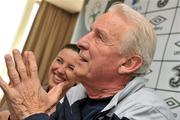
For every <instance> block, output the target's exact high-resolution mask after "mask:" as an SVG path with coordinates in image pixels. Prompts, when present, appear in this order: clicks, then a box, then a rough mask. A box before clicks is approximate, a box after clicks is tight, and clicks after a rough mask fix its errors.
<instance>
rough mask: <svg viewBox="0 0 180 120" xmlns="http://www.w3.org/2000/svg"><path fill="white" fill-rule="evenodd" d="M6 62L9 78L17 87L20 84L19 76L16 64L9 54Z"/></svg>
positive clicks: (6, 56)
mask: <svg viewBox="0 0 180 120" xmlns="http://www.w3.org/2000/svg"><path fill="white" fill-rule="evenodd" d="M5 62H6V66H7V71H8V76H9V78H10V81H11V83H12V84H13V85H16V84H18V83H19V82H20V78H19V74H18V72H17V70H16V67H15V64H14V62H13V59H12V57H11V56H10V55H9V54H7V55H5Z"/></svg>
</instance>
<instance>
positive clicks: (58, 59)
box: [56, 58, 64, 64]
mask: <svg viewBox="0 0 180 120" xmlns="http://www.w3.org/2000/svg"><path fill="white" fill-rule="evenodd" d="M56 61H57V62H58V63H60V64H63V63H64V61H63V59H62V58H57V59H56Z"/></svg>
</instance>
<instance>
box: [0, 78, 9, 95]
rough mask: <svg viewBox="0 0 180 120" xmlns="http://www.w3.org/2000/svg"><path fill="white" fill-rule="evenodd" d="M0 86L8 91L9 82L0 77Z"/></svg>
mask: <svg viewBox="0 0 180 120" xmlns="http://www.w3.org/2000/svg"><path fill="white" fill-rule="evenodd" d="M0 87H1V88H2V90H3V91H4V92H7V91H8V84H7V83H6V82H4V80H3V79H2V78H1V77H0Z"/></svg>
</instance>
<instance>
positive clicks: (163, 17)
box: [72, 0, 180, 120]
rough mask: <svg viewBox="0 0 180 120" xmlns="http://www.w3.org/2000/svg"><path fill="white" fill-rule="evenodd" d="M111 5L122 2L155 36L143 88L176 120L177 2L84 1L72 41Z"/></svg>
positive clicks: (179, 112) (179, 71)
mask: <svg viewBox="0 0 180 120" xmlns="http://www.w3.org/2000/svg"><path fill="white" fill-rule="evenodd" d="M115 1H122V2H124V3H125V4H127V5H129V6H131V7H132V8H133V9H135V10H136V11H138V12H140V13H141V14H142V15H144V16H145V17H146V18H147V19H148V20H149V21H150V22H151V24H153V25H154V30H155V31H156V34H157V49H156V53H155V56H154V59H153V63H152V65H151V68H150V73H149V74H148V75H146V76H145V77H146V78H148V80H149V81H148V83H147V87H150V88H153V89H155V90H156V92H157V94H159V97H162V98H163V99H164V101H165V102H166V103H167V105H168V106H169V108H170V109H171V110H172V111H173V113H174V116H175V117H176V119H177V120H180V0H124V1H123V0H90V1H89V2H88V1H86V3H85V6H84V8H83V10H82V12H81V14H80V19H79V20H78V24H77V27H76V30H75V33H74V35H73V38H72V42H77V40H78V39H79V38H80V37H81V36H82V35H83V34H85V33H86V32H88V31H89V25H90V24H91V23H92V22H93V21H94V20H95V18H96V17H97V16H98V15H100V14H102V13H103V12H104V11H106V10H107V8H108V7H109V6H110V5H111V4H112V3H113V2H115Z"/></svg>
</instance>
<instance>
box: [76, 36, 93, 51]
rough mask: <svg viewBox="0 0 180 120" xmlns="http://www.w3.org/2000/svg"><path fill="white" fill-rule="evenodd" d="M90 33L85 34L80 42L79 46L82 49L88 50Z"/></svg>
mask: <svg viewBox="0 0 180 120" xmlns="http://www.w3.org/2000/svg"><path fill="white" fill-rule="evenodd" d="M89 40H90V38H89V33H88V34H87V35H85V36H84V37H82V38H81V39H80V40H79V41H78V43H77V46H78V47H79V49H80V50H87V49H89Z"/></svg>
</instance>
